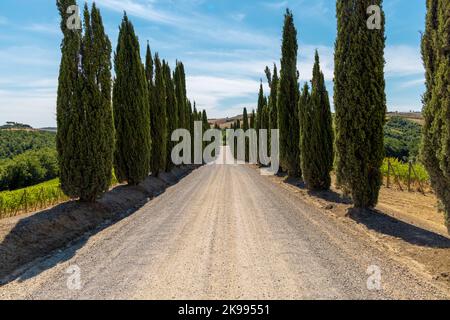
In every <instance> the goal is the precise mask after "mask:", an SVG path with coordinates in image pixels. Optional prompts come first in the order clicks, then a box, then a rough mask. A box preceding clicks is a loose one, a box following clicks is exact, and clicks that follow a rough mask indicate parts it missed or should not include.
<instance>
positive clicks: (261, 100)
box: [255, 81, 265, 135]
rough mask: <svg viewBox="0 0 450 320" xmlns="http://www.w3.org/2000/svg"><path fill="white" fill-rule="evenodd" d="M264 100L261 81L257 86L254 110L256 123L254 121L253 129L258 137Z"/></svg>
mask: <svg viewBox="0 0 450 320" xmlns="http://www.w3.org/2000/svg"><path fill="white" fill-rule="evenodd" d="M264 100H265V96H264V89H263V85H262V81H261V83H260V85H259V93H258V106H257V109H256V121H255V129H256V133H257V134H258V135H259V129H261V126H262V112H263V108H264Z"/></svg>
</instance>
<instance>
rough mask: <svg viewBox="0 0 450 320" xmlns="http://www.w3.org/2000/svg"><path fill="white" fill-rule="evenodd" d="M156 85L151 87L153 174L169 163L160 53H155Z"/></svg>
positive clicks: (165, 106)
mask: <svg viewBox="0 0 450 320" xmlns="http://www.w3.org/2000/svg"><path fill="white" fill-rule="evenodd" d="M154 63H155V80H154V82H155V85H154V87H153V88H152V89H151V95H152V100H151V103H150V120H151V121H150V128H151V137H152V143H153V150H152V159H151V166H150V169H151V171H152V174H153V175H158V174H159V173H160V172H164V171H165V170H166V163H167V155H166V154H167V144H168V131H167V124H168V121H167V101H166V84H165V81H164V70H163V65H162V63H161V60H160V58H159V55H158V54H155V59H154Z"/></svg>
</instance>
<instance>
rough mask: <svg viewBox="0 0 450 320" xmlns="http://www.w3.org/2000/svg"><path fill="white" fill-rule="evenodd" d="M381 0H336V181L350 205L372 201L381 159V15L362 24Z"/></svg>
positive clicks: (383, 107)
mask: <svg viewBox="0 0 450 320" xmlns="http://www.w3.org/2000/svg"><path fill="white" fill-rule="evenodd" d="M382 4H383V1H382V0H360V1H347V0H338V1H336V9H337V10H336V14H337V19H338V21H337V27H338V30H337V39H336V45H335V70H334V104H335V110H336V117H335V120H336V123H335V124H336V140H335V141H336V142H335V145H336V153H337V161H336V162H337V170H336V173H337V181H338V184H339V185H340V186H341V187H343V188H344V189H345V190H346V191H348V192H349V193H350V194H351V196H352V199H353V202H354V205H355V207H356V208H371V207H374V206H375V205H376V204H377V202H378V194H379V190H380V187H381V183H382V176H381V172H380V167H381V164H382V162H383V159H384V144H383V127H384V122H385V117H386V94H385V80H384V64H385V60H384V48H385V40H386V38H385V34H384V33H385V19H384V13H383V11H381V13H382V19H381V28H380V29H379V30H378V29H374V30H371V29H369V28H367V8H368V7H369V6H370V5H378V6H379V7H380V8H381V7H382Z"/></svg>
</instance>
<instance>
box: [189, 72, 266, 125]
mask: <svg viewBox="0 0 450 320" xmlns="http://www.w3.org/2000/svg"><path fill="white" fill-rule="evenodd" d="M186 83H187V90H188V92H189V96H190V98H191V99H192V100H194V101H195V102H196V103H197V106H198V108H199V109H205V110H206V111H207V112H208V114H212V115H213V116H214V117H217V116H222V115H224V114H230V113H229V112H230V107H227V108H226V110H224V109H221V107H220V106H221V105H222V103H223V101H224V100H227V99H240V100H242V101H246V100H247V101H248V100H249V99H250V101H253V100H254V101H256V96H257V93H258V88H259V81H255V80H252V79H247V78H223V77H212V76H188V77H187V78H186ZM266 90H267V89H266ZM243 106H244V105H242V104H241V105H240V106H239V107H238V106H236V107H235V109H234V110H235V111H237V110H238V109H239V108H240V111H241V112H242V108H243ZM231 109H232V107H231Z"/></svg>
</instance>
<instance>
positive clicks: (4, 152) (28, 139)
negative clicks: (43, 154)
mask: <svg viewBox="0 0 450 320" xmlns="http://www.w3.org/2000/svg"><path fill="white" fill-rule="evenodd" d="M55 137H56V136H55V134H54V133H52V132H45V131H25V130H0V160H1V159H6V158H12V157H14V156H17V155H19V154H22V153H24V152H26V151H30V150H37V149H42V148H55Z"/></svg>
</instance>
